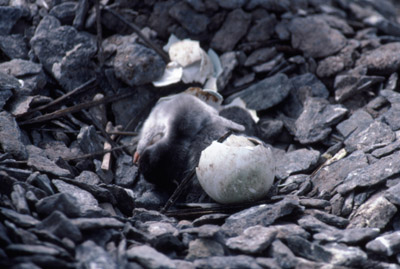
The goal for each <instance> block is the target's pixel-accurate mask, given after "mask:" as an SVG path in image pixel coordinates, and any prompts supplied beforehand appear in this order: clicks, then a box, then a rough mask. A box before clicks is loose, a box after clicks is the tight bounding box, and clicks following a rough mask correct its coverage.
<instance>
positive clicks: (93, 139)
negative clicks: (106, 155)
mask: <svg viewBox="0 0 400 269" xmlns="http://www.w3.org/2000/svg"><path fill="white" fill-rule="evenodd" d="M77 141H78V144H79V146H80V148H81V149H82V151H83V152H84V153H95V152H101V151H102V150H103V144H102V143H101V140H100V137H99V135H98V134H97V133H96V128H95V127H94V126H92V125H90V126H84V127H82V128H81V130H80V132H79V134H78V136H77Z"/></svg>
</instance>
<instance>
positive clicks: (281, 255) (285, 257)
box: [268, 239, 297, 268]
mask: <svg viewBox="0 0 400 269" xmlns="http://www.w3.org/2000/svg"><path fill="white" fill-rule="evenodd" d="M268 253H269V255H270V256H272V257H274V258H275V259H276V262H277V263H278V265H279V266H280V267H279V268H294V267H295V266H296V264H297V257H296V256H295V255H294V254H293V252H292V251H291V250H290V248H288V247H287V246H286V245H285V244H284V243H282V241H281V240H279V239H275V240H274V242H272V244H271V246H270V247H269V248H268Z"/></svg>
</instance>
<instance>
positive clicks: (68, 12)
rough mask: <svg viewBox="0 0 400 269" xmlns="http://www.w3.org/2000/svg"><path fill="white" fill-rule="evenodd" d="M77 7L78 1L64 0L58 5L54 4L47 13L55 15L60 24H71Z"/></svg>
mask: <svg viewBox="0 0 400 269" xmlns="http://www.w3.org/2000/svg"><path fill="white" fill-rule="evenodd" d="M77 8H78V3H76V2H69V1H68V2H64V3H61V4H59V5H56V6H54V7H53V8H52V9H51V10H50V12H49V15H52V16H54V17H56V18H57V19H58V20H59V21H60V22H61V24H70V25H71V24H72V22H73V21H74V18H75V13H76V10H77Z"/></svg>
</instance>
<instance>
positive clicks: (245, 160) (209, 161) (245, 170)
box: [196, 135, 275, 204]
mask: <svg viewBox="0 0 400 269" xmlns="http://www.w3.org/2000/svg"><path fill="white" fill-rule="evenodd" d="M196 174H197V178H198V179H199V182H200V184H201V186H202V187H203V189H204V191H205V192H206V193H207V194H208V195H209V196H210V197H211V198H212V199H214V200H215V201H217V202H219V203H222V204H233V203H241V202H250V201H256V200H259V199H262V198H265V196H266V195H267V193H268V191H269V189H270V188H271V186H272V183H273V181H274V176H275V161H274V158H273V155H272V151H271V149H270V148H267V147H264V146H263V145H262V144H258V145H256V144H255V143H254V142H252V141H250V140H249V139H248V138H246V137H243V136H234V135H231V136H230V137H229V138H228V139H227V140H225V142H224V143H219V142H217V141H214V142H213V143H212V144H211V145H210V146H209V147H207V148H206V149H205V150H203V151H202V153H201V157H200V161H199V165H198V167H197V168H196Z"/></svg>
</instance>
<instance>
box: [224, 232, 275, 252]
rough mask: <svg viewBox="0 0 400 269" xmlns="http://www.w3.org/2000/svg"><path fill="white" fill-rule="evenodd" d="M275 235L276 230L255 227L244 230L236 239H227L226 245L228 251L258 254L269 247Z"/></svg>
mask: <svg viewBox="0 0 400 269" xmlns="http://www.w3.org/2000/svg"><path fill="white" fill-rule="evenodd" d="M276 235H277V231H276V229H274V228H272V227H263V226H260V225H256V226H252V227H249V228H247V229H245V230H244V231H243V234H241V235H239V236H237V237H232V238H229V239H228V240H227V241H226V245H227V246H228V247H229V248H230V249H234V250H239V251H241V252H244V253H249V254H254V253H260V252H262V251H263V250H265V249H266V248H267V247H269V245H270V244H271V243H272V241H274V239H275V236H276Z"/></svg>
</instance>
